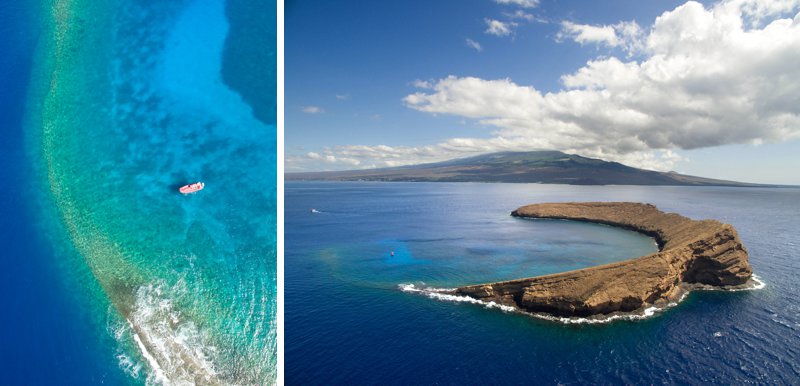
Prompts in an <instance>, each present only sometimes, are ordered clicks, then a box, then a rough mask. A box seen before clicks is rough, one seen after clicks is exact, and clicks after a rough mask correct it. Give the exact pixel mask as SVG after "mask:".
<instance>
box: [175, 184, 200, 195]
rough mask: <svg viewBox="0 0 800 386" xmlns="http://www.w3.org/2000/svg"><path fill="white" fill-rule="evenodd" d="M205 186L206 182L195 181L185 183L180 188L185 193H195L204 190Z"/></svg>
mask: <svg viewBox="0 0 800 386" xmlns="http://www.w3.org/2000/svg"><path fill="white" fill-rule="evenodd" d="M205 186H206V184H204V183H202V182H195V183H193V184H189V185H183V186H181V188H180V189H178V190H179V191H180V192H181V193H183V194H189V193H194V192H198V191H201V190H203V188H204V187H205Z"/></svg>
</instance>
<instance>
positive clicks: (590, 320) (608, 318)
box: [398, 275, 766, 324]
mask: <svg viewBox="0 0 800 386" xmlns="http://www.w3.org/2000/svg"><path fill="white" fill-rule="evenodd" d="M764 287H766V283H765V282H764V281H763V280H761V278H760V277H758V276H756V275H753V276H752V280H750V281H748V282H747V283H745V284H744V285H741V286H732V287H713V286H705V285H690V286H686V288H685V289H684V291H683V292H682V293H681V296H680V298H678V300H676V301H673V302H669V303H667V304H666V305H663V306H649V307H645V308H643V309H640V310H636V311H633V312H614V313H611V314H608V315H595V316H591V317H563V316H554V315H549V314H545V313H539V312H527V311H522V310H520V309H518V308H515V307H511V306H507V305H504V304H499V303H497V302H494V301H489V302H487V301H483V300H480V299H475V298H473V297H469V296H463V295H453V294H452V293H450V292H453V291H455V290H456V289H455V288H435V287H425V286H424V284H421V286H420V287H418V286H417V285H415V284H406V283H401V284H398V288H399V289H400V290H401V291H403V292H408V293H414V294H420V295H424V296H427V297H428V298H431V299H435V300H439V301H445V302H455V303H469V304H478V305H482V306H484V307H485V308H490V309H492V308H494V309H499V310H502V311H504V312H513V313H518V314H523V315H527V316H531V317H534V318H536V319H542V320H548V321H551V322H557V323H563V324H603V323H611V322H614V321H622V320H627V321H636V320H643V319H648V318H650V317H653V316H654V315H656V314H658V313H660V312H663V311H665V310H667V309H670V308H672V307H675V306H677V305H678V304H679V303H680V302H682V301H683V300H684V299H686V297H687V296H689V293H691V291H692V290H700V291H752V290H759V289H762V288H764Z"/></svg>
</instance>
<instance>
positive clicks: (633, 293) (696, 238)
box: [447, 202, 752, 317]
mask: <svg viewBox="0 0 800 386" xmlns="http://www.w3.org/2000/svg"><path fill="white" fill-rule="evenodd" d="M511 215H512V216H515V217H522V218H538V219H560V220H574V221H585V222H593V223H601V224H607V225H612V226H616V227H621V228H625V229H630V230H634V231H637V232H641V233H643V234H646V235H648V236H651V237H653V238H654V239H655V240H656V243H657V244H658V248H659V251H658V252H656V253H653V254H650V255H646V256H641V257H638V258H635V259H631V260H626V261H621V262H617V263H612V264H606V265H601V266H597V267H591V268H585V269H581V270H576V271H570V272H564V273H558V274H552V275H545V276H537V277H532V278H524V279H517V280H511V281H504V282H497V283H487V284H478V285H470V286H465V287H460V288H456V289H455V290H451V291H447V292H449V293H451V294H453V295H456V296H467V297H470V298H474V299H477V300H480V301H483V302H495V303H497V304H501V305H504V306H508V307H512V308H514V309H516V310H519V311H523V312H530V313H544V314H549V315H553V316H557V317H595V316H602V315H609V314H618V313H630V312H637V311H641V310H645V309H648V308H650V307H665V306H667V305H668V304H670V303H673V302H676V301H678V300H679V299H680V298H681V297H682V296H683V295H685V293H686V292H687V291H688V290H690V289H692V288H697V287H704V288H709V287H712V288H730V289H735V288H742V287H743V286H746V285H748V283H750V282H751V280H752V279H751V277H752V268H751V267H750V264H749V262H748V254H747V250H746V249H745V248H744V246H743V245H742V243H741V241H740V240H739V236H738V234H737V233H736V230H735V229H734V228H733V226H731V225H729V224H723V223H721V222H719V221H715V220H701V221H696V220H691V219H689V218H686V217H683V216H681V215H678V214H675V213H664V212H662V211H660V210H658V209H657V208H656V207H655V206H653V205H649V204H640V203H628V202H616V203H614V202H587V203H556V204H535V205H527V206H523V207H521V208H519V209H517V210H515V211H514V212H512V213H511Z"/></svg>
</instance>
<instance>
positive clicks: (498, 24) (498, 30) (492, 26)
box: [484, 19, 517, 36]
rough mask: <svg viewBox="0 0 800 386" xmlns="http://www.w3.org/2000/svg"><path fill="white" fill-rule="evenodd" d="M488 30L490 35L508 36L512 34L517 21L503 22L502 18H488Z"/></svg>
mask: <svg viewBox="0 0 800 386" xmlns="http://www.w3.org/2000/svg"><path fill="white" fill-rule="evenodd" d="M485 21H486V31H484V32H486V33H487V34H489V35H495V36H508V35H511V33H512V32H514V31H513V28H514V27H516V26H517V23H515V22H512V21H507V22H502V21H500V20H494V19H486V20H485Z"/></svg>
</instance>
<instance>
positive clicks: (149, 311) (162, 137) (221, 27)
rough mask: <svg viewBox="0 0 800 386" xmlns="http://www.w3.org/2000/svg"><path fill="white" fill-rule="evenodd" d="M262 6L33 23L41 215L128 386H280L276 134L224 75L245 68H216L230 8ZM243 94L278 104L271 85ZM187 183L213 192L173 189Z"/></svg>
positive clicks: (136, 7) (77, 4)
mask: <svg viewBox="0 0 800 386" xmlns="http://www.w3.org/2000/svg"><path fill="white" fill-rule="evenodd" d="M253 6H256V7H261V8H255V9H254V8H252V7H253ZM263 7H264V6H263V4H262V5H256V4H251V5H250V8H247V7H232V6H231V7H228V8H227V10H226V4H225V3H224V2H223V1H222V0H214V1H210V0H209V1H205V0H203V1H201V0H195V1H174V2H158V1H151V2H147V1H145V2H142V1H138V2H137V1H114V2H103V3H96V2H88V1H87V2H85V1H69V2H58V3H52V4H48V6H47V7H45V11H44V13H43V15H42V19H43V24H44V25H45V26H46V28H45V31H46V32H45V33H43V34H42V37H41V38H40V42H39V46H38V48H37V50H38V52H37V53H36V56H35V58H34V65H33V67H34V69H33V71H32V74H33V80H32V85H31V93H30V96H29V102H28V118H27V123H26V129H27V130H29V132H30V135H29V137H30V138H29V140H28V148H29V153H30V158H31V159H32V160H33V163H34V165H35V168H36V169H38V171H39V175H40V176H41V177H42V179H41V184H42V185H43V186H45V187H46V188H45V192H47V191H49V193H50V194H44V195H43V196H44V197H42V200H43V201H44V205H43V207H44V209H43V210H42V212H43V214H44V216H45V217H53V221H49V220H48V221H46V222H49V223H51V225H50V227H49V228H50V229H51V232H50V233H51V234H52V236H51V238H52V239H53V243H55V244H56V245H61V246H63V247H58V250H59V255H60V256H59V260H60V262H59V264H60V271H61V273H62V275H63V276H64V280H65V281H66V282H67V283H69V285H71V287H72V288H73V290H75V291H79V292H82V293H84V294H85V295H83V296H85V300H84V303H86V306H87V307H88V308H89V309H90V310H91V311H90V314H91V315H93V318H94V320H93V324H94V325H95V326H98V327H100V328H98V329H100V331H97V333H98V334H105V335H106V336H109V337H111V338H112V339H110V341H111V342H112V343H111V344H110V345H111V346H112V347H110V348H109V350H107V351H110V352H112V353H113V354H112V355H113V357H114V358H115V362H116V363H117V366H118V368H119V369H120V370H121V371H122V372H124V373H126V374H127V377H128V378H127V379H129V380H131V381H132V382H136V383H148V384H186V383H197V384H256V383H258V384H269V383H272V382H274V378H275V373H276V368H275V363H276V361H277V358H276V342H275V339H276V326H275V314H276V293H277V290H276V258H275V246H276V201H277V200H276V162H275V154H276V132H275V125H274V122H268V121H267V122H265V121H264V120H259V119H256V118H255V117H254V114H253V105H251V104H248V103H246V102H245V101H244V100H243V99H242V97H241V96H240V92H241V89H238V90H237V89H231V88H230V87H229V86H227V84H226V83H225V82H224V81H223V75H222V74H223V72H225V71H226V70H229V69H226V68H223V63H236V62H237V61H248V62H253V61H252V58H248V57H235V58H232V57H226V58H223V53H224V52H225V46H226V44H227V43H229V42H230V40H231V37H230V36H229V34H228V31H229V30H230V21H229V19H228V18H226V11H227V12H228V14H229V15H230V14H231V12H234V13H235V12H254V11H258V10H259V9H263ZM266 12H267V13H269V12H274V10H272V7H270V9H269V10H267V11H266ZM264 28H271V29H272V30H274V28H275V27H274V25H272V26H271V27H270V26H264ZM250 39H251V42H252V44H255V42H256V40H252V37H250ZM258 42H259V44H261V45H265V46H267V47H272V46H274V45H275V41H274V40H266V41H265V40H260V41H258ZM241 52H242V51H238V55H241ZM223 59H224V60H223ZM255 63H256V64H259V65H260V66H261V68H264V69H265V71H264V73H265V75H266V76H274V66H275V63H274V62H271V63H270V62H268V63H260V62H255ZM247 91H248V93H253V92H255V91H258V92H261V93H268V94H269V95H271V98H262V100H261V101H262V102H263V101H272V109H274V95H275V90H274V89H260V90H247ZM264 103H267V102H264ZM258 108H260V109H264V108H266V106H263V105H259V106H258ZM194 181H204V182H205V184H206V188H205V189H204V190H203V191H202V192H199V193H196V194H193V195H189V196H184V195H181V194H179V193H178V192H177V188H178V187H179V186H181V185H183V184H186V183H189V182H194Z"/></svg>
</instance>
